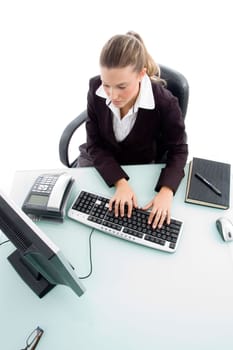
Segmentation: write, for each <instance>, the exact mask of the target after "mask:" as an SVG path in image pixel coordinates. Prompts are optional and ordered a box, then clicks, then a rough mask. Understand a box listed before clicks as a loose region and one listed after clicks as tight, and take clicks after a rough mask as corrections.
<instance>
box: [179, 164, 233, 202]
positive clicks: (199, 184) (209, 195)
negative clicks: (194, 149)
mask: <svg viewBox="0 0 233 350" xmlns="http://www.w3.org/2000/svg"><path fill="white" fill-rule="evenodd" d="M203 178H204V179H203ZM230 179H231V165H230V164H228V163H222V162H216V161H213V160H208V159H202V158H193V160H192V161H191V162H190V165H189V174H188V180H187V188H186V195H185V201H186V202H188V203H194V204H201V205H206V206H210V207H215V208H220V209H227V208H229V206H230ZM219 192H220V193H219Z"/></svg>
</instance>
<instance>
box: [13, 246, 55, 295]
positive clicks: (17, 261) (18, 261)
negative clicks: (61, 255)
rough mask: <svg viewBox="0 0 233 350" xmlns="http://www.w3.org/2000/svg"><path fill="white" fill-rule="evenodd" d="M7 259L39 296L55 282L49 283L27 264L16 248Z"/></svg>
mask: <svg viewBox="0 0 233 350" xmlns="http://www.w3.org/2000/svg"><path fill="white" fill-rule="evenodd" d="M8 260H9V261H10V263H11V265H12V266H13V267H14V269H15V270H16V271H17V272H18V274H19V275H20V276H21V278H22V279H23V280H24V282H25V283H26V284H27V285H28V286H29V287H30V288H31V289H32V290H33V291H34V293H35V294H36V295H38V297H39V298H42V297H43V296H44V295H46V294H47V293H48V292H49V291H50V290H51V289H52V288H53V287H55V284H51V283H50V282H49V281H48V280H47V279H45V278H44V277H43V276H42V275H41V274H40V273H39V272H38V271H36V269H34V267H33V266H32V265H31V264H29V263H28V262H27V261H26V259H24V258H23V256H22V254H20V253H19V251H18V250H15V251H14V252H13V253H12V254H11V255H9V256H8Z"/></svg>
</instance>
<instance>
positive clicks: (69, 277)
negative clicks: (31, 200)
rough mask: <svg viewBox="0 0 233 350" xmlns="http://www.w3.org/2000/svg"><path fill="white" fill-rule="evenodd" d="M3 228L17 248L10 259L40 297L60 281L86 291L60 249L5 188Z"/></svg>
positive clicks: (0, 205) (0, 203)
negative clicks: (10, 196)
mask: <svg viewBox="0 0 233 350" xmlns="http://www.w3.org/2000/svg"><path fill="white" fill-rule="evenodd" d="M0 229H1V230H2V231H3V233H4V234H5V235H6V236H7V237H8V239H9V240H10V241H11V242H12V243H13V244H14V246H15V247H16V250H15V251H14V252H13V253H12V254H11V255H10V256H9V257H8V260H9V261H10V263H11V264H12V265H13V267H14V268H15V270H16V271H17V272H18V273H19V275H20V276H21V277H22V278H23V280H24V281H25V282H26V283H27V284H28V286H29V287H30V288H31V289H32V290H33V291H34V292H35V293H36V294H37V295H38V296H39V297H40V298H42V297H43V296H44V295H45V294H47V293H48V292H49V291H50V290H51V289H52V288H53V287H54V286H55V285H57V284H63V285H66V286H68V287H70V288H71V289H72V290H73V291H74V292H75V293H76V294H77V295H78V296H81V295H82V294H83V293H84V292H85V288H84V286H83V284H82V283H81V281H80V279H79V278H78V276H77V274H76V273H75V271H74V269H73V267H72V266H71V265H70V263H69V262H68V260H67V259H66V258H65V257H64V255H63V254H62V252H61V250H60V249H59V248H58V247H57V246H56V245H55V244H54V243H53V242H52V241H51V240H50V239H49V238H48V237H47V236H46V235H45V234H44V233H43V232H42V231H41V230H40V229H39V227H38V226H36V224H35V223H34V222H33V221H32V220H31V219H30V218H29V217H28V216H27V215H26V214H25V213H24V212H23V211H22V210H21V209H20V208H19V207H18V206H17V205H16V204H15V203H14V202H13V201H12V200H11V199H10V198H9V197H8V196H6V195H5V194H4V193H3V192H2V191H0Z"/></svg>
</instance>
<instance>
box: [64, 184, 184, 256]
mask: <svg viewBox="0 0 233 350" xmlns="http://www.w3.org/2000/svg"><path fill="white" fill-rule="evenodd" d="M108 204H109V198H107V197H103V196H102V195H98V194H94V193H90V192H87V191H81V192H80V193H79V194H78V196H77V197H76V199H75V201H74V202H73V204H72V206H71V208H70V209H69V211H68V216H69V217H70V218H72V219H74V220H76V221H78V222H81V223H83V224H85V225H88V226H90V227H94V228H96V229H98V230H100V231H102V232H105V233H108V234H111V235H113V236H117V237H119V238H123V239H125V240H128V241H131V242H134V243H137V244H141V245H144V246H147V247H151V248H154V249H159V250H163V251H166V252H170V253H173V252H175V250H176V248H177V246H178V242H179V239H180V236H181V232H182V229H183V222H182V221H180V220H177V219H175V218H171V223H170V225H167V224H164V225H163V226H162V228H156V229H153V228H152V226H151V225H149V224H148V223H147V221H148V216H149V212H148V211H144V210H141V209H133V211H132V215H131V217H130V218H128V217H127V216H124V217H115V215H114V210H112V211H110V210H109V209H108Z"/></svg>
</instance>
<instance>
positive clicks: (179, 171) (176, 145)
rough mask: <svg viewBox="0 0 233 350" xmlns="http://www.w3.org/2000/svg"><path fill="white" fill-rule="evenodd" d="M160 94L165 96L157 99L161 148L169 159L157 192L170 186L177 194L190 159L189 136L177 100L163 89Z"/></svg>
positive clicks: (162, 172)
mask: <svg viewBox="0 0 233 350" xmlns="http://www.w3.org/2000/svg"><path fill="white" fill-rule="evenodd" d="M160 93H161V94H162V95H163V96H160V97H157V99H156V100H157V101H158V105H157V108H159V110H160V115H161V146H162V148H163V149H164V150H166V151H167V159H166V165H165V167H164V168H163V169H162V171H161V174H160V177H159V179H158V182H157V184H156V187H155V190H156V191H159V190H160V189H161V187H162V186H168V187H170V188H171V189H172V191H173V193H175V192H176V190H177V188H178V186H179V184H180V182H181V180H182V178H183V177H184V167H185V165H186V161H187V157H188V145H187V136H186V132H185V124H184V118H183V116H182V112H181V110H180V107H179V104H178V100H177V98H176V97H174V96H173V95H172V94H171V93H170V91H168V90H167V89H164V88H161V90H160Z"/></svg>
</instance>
